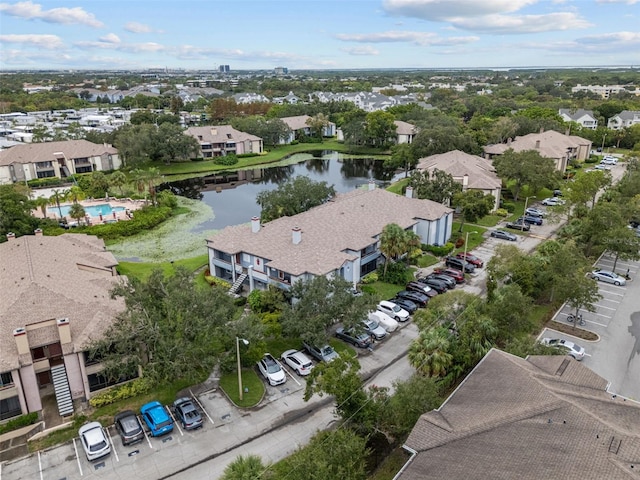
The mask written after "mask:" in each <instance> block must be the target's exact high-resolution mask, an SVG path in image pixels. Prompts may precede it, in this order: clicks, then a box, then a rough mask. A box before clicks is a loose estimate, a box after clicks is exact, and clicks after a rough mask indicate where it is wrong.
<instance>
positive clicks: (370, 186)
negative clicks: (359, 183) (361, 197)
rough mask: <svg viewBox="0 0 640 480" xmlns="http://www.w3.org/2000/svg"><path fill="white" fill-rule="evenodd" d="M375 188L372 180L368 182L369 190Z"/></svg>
mask: <svg viewBox="0 0 640 480" xmlns="http://www.w3.org/2000/svg"><path fill="white" fill-rule="evenodd" d="M375 188H376V182H374V181H373V180H369V190H375Z"/></svg>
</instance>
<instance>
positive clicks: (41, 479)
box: [38, 450, 44, 480]
mask: <svg viewBox="0 0 640 480" xmlns="http://www.w3.org/2000/svg"><path fill="white" fill-rule="evenodd" d="M38 468H39V469H40V480H44V478H43V476H42V461H41V460H40V450H38Z"/></svg>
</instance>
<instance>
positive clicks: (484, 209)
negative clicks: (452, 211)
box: [453, 190, 496, 232]
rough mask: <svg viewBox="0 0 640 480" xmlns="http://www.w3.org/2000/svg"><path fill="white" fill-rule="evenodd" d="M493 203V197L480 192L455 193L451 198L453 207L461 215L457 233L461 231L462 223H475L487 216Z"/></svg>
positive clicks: (494, 200)
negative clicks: (458, 210) (457, 209)
mask: <svg viewBox="0 0 640 480" xmlns="http://www.w3.org/2000/svg"><path fill="white" fill-rule="evenodd" d="M495 202H496V199H495V197H494V196H493V195H491V194H490V193H487V194H486V195H485V194H484V193H483V192H482V191H481V190H465V191H464V192H459V193H456V194H455V195H454V196H453V206H454V207H456V208H459V209H460V213H461V214H462V222H460V229H459V231H460V232H461V231H462V227H463V226H464V222H477V221H478V219H480V218H482V217H484V216H485V215H488V214H489V212H491V210H492V209H493V206H494V205H495Z"/></svg>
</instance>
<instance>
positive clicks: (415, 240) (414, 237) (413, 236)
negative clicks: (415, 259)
mask: <svg viewBox="0 0 640 480" xmlns="http://www.w3.org/2000/svg"><path fill="white" fill-rule="evenodd" d="M404 240H405V245H406V249H407V253H408V255H407V260H408V259H409V257H411V254H412V253H413V252H414V251H415V250H420V246H421V245H422V241H421V240H420V235H418V234H417V233H415V232H414V231H412V230H407V231H405V232H404Z"/></svg>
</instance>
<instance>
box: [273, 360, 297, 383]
mask: <svg viewBox="0 0 640 480" xmlns="http://www.w3.org/2000/svg"><path fill="white" fill-rule="evenodd" d="M276 362H277V364H278V365H280V368H281V369H282V370H284V371H285V372H287V375H289V376H290V377H291V378H292V379H293V381H294V382H296V383H297V384H298V386H300V385H301V383H300V382H299V381H298V379H297V378H296V377H294V376H293V373H291V372H290V371H289V370H288V369H286V368H285V367H284V365H283V364H282V363H280V360H278V359H276Z"/></svg>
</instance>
